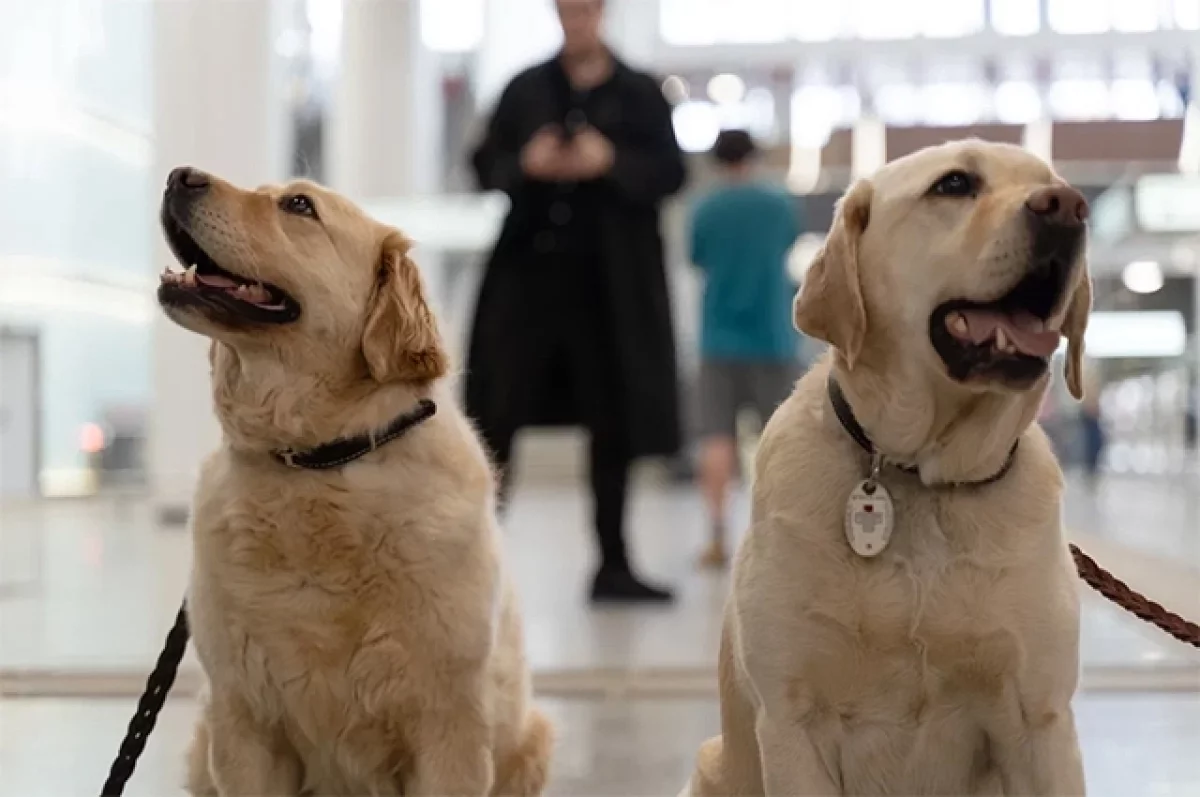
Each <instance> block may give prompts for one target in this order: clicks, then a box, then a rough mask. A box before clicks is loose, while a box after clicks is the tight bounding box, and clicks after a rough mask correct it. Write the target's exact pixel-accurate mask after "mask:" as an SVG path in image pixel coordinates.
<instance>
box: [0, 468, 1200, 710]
mask: <svg viewBox="0 0 1200 797" xmlns="http://www.w3.org/2000/svg"><path fill="white" fill-rule="evenodd" d="M1138 496H1142V497H1141V498H1139V497H1138ZM1139 501H1140V502H1142V503H1143V504H1144V506H1143V507H1142V509H1141V510H1140V515H1141V516H1144V517H1145V518H1147V519H1148V520H1147V521H1146V522H1145V523H1144V524H1143V526H1144V533H1143V534H1141V535H1140V536H1138V535H1130V539H1129V540H1128V542H1129V545H1125V542H1126V540H1125V539H1124V538H1120V539H1116V540H1113V539H1107V538H1106V539H1105V540H1104V543H1105V545H1106V546H1107V549H1106V550H1105V559H1106V561H1107V562H1108V563H1109V564H1110V565H1111V566H1112V567H1113V568H1114V569H1115V570H1118V571H1120V570H1121V568H1122V566H1124V564H1125V562H1126V560H1128V561H1132V560H1133V558H1135V557H1136V558H1137V559H1138V561H1139V562H1140V564H1141V568H1140V569H1139V570H1138V571H1136V575H1137V578H1138V581H1137V582H1136V583H1139V584H1140V585H1142V586H1143V587H1144V588H1147V589H1148V590H1149V591H1150V592H1151V595H1152V596H1153V595H1154V592H1153V589H1152V588H1153V587H1154V586H1155V583H1154V582H1157V581H1161V580H1164V578H1165V575H1164V574H1165V573H1166V572H1167V571H1168V570H1169V571H1170V572H1171V574H1172V577H1173V579H1174V581H1175V582H1176V583H1178V582H1179V580H1180V578H1181V576H1180V574H1181V573H1182V574H1183V576H1182V578H1183V579H1184V582H1183V584H1184V588H1185V592H1189V591H1190V592H1192V593H1194V594H1198V595H1200V565H1195V563H1193V562H1192V560H1191V559H1190V557H1191V555H1192V554H1190V553H1189V551H1190V550H1191V547H1190V546H1191V545H1193V544H1194V542H1195V540H1196V539H1197V537H1200V534H1198V533H1197V529H1198V528H1200V510H1198V509H1197V501H1196V498H1195V496H1194V494H1189V493H1188V492H1187V491H1184V490H1180V489H1175V490H1171V489H1167V488H1161V487H1157V486H1155V485H1154V483H1143V484H1136V483H1135V484H1132V485H1126V486H1123V487H1122V488H1121V489H1120V490H1117V491H1114V492H1111V493H1106V497H1105V498H1104V499H1099V498H1097V497H1096V496H1095V495H1094V494H1089V493H1085V492H1083V491H1082V490H1078V491H1075V490H1073V491H1072V493H1071V496H1070V501H1069V504H1068V510H1067V515H1068V519H1069V520H1071V521H1072V522H1073V523H1074V524H1075V527H1077V528H1082V524H1083V523H1084V522H1087V521H1088V519H1089V518H1091V519H1092V521H1093V525H1099V526H1100V533H1101V534H1105V535H1108V537H1116V536H1117V533H1116V531H1115V529H1117V528H1119V527H1120V528H1123V527H1124V524H1125V523H1126V519H1127V520H1128V522H1129V523H1132V522H1134V521H1136V520H1137V519H1138V517H1139V510H1138V508H1137V507H1138V502H1139ZM743 503H744V501H743ZM585 509H586V507H585V502H584V500H583V497H582V495H581V493H580V491H578V490H574V489H568V488H530V489H525V490H521V491H519V492H518V493H517V495H516V498H515V500H514V503H513V506H512V508H511V512H510V514H509V516H508V518H507V519H506V529H507V530H506V538H507V545H508V552H509V559H510V563H511V566H512V567H513V569H514V570H515V576H516V583H517V584H518V585H519V588H520V591H521V594H522V600H523V607H524V611H525V616H526V627H527V639H528V646H529V652H530V658H531V661H532V664H533V666H534V667H535V669H539V670H551V671H552V670H572V669H587V668H623V667H633V668H646V667H657V668H672V667H703V668H711V667H712V666H713V663H714V662H715V658H716V648H717V642H718V640H719V636H720V614H721V606H722V604H723V602H724V600H725V593H726V588H727V581H726V578H725V577H724V576H722V575H712V574H705V573H698V572H696V571H695V569H694V568H693V561H694V556H695V554H696V552H697V551H698V550H699V548H700V546H701V543H702V541H703V538H704V529H705V522H704V518H703V513H702V510H701V506H700V502H699V500H698V498H697V496H696V495H695V493H694V492H693V491H692V490H690V489H665V488H659V489H644V490H640V491H639V492H638V494H637V498H636V501H635V506H634V507H633V511H632V513H631V515H632V518H633V520H632V527H633V540H634V548H635V550H636V552H637V558H638V560H639V561H640V562H641V563H642V565H643V567H644V569H645V570H646V571H647V572H648V573H649V574H652V575H653V576H655V577H658V578H663V579H665V580H668V581H670V582H673V583H674V584H676V585H677V586H678V587H679V590H680V598H681V600H680V602H679V604H678V605H677V606H675V607H671V608H662V609H642V610H637V611H631V610H620V609H615V610H603V611H597V610H593V609H591V608H590V607H589V606H588V605H587V604H586V602H585V601H584V586H585V584H586V582H587V580H588V577H589V574H590V567H591V540H590V535H589V533H588V530H587V525H586V511H585ZM739 511H740V512H741V514H742V515H743V516H744V515H745V507H744V506H741V507H739ZM0 512H2V514H0V523H2V525H0V673H3V672H4V671H9V672H11V671H13V670H26V671H27V670H40V671H65V672H76V671H82V672H113V671H125V672H129V673H131V674H133V675H139V674H141V673H143V672H145V671H146V669H147V668H148V667H149V666H150V664H152V663H153V661H154V658H155V656H156V655H157V653H158V650H159V646H160V644H161V642H162V639H163V636H164V634H165V633H166V630H167V628H169V626H170V623H171V621H172V619H173V617H174V615H175V612H176V610H177V609H178V606H179V602H180V599H181V597H182V595H183V593H184V590H185V587H186V579H187V569H188V558H189V555H190V546H189V540H188V536H187V534H186V532H185V531H184V530H182V529H179V528H175V529H160V528H156V527H155V526H154V524H153V523H152V522H151V513H150V511H149V509H148V507H147V506H146V505H145V504H143V503H141V502H139V501H112V500H105V501H83V502H57V503H42V504H34V505H25V506H7V507H0ZM1112 518H1115V519H1112ZM1151 521H1152V522H1151ZM1101 523H1103V524H1108V525H1101ZM1135 545H1136V547H1134V546H1135ZM1194 565H1195V569H1194V570H1193V566H1194ZM1132 572H1134V571H1131V573H1132ZM1193 573H1194V576H1193V575H1192V574H1193ZM1193 578H1194V579H1195V580H1194V582H1193V581H1192V579H1193ZM1193 583H1194V586H1195V589H1188V588H1189V587H1190V586H1192V585H1193ZM1085 606H1086V612H1085V619H1084V634H1083V658H1084V665H1085V668H1088V667H1093V668H1094V667H1139V668H1140V667H1152V666H1169V665H1180V664H1184V665H1193V664H1200V657H1197V656H1196V655H1195V654H1194V653H1193V652H1192V651H1191V650H1189V649H1187V648H1185V647H1183V646H1182V645H1179V644H1176V643H1174V642H1172V641H1170V640H1168V639H1166V638H1165V637H1162V636H1161V635H1159V634H1158V633H1157V632H1155V631H1154V630H1153V629H1150V628H1148V627H1146V626H1143V625H1142V624H1141V623H1139V622H1137V621H1135V620H1132V619H1130V618H1127V617H1125V616H1123V615H1121V614H1120V613H1119V612H1118V611H1117V610H1116V609H1113V608H1112V607H1110V606H1108V605H1106V604H1103V603H1102V602H1101V601H1099V599H1096V598H1094V597H1092V596H1091V595H1090V593H1089V594H1087V597H1086V603H1085ZM1197 688H1198V689H1200V680H1198V681H1197Z"/></svg>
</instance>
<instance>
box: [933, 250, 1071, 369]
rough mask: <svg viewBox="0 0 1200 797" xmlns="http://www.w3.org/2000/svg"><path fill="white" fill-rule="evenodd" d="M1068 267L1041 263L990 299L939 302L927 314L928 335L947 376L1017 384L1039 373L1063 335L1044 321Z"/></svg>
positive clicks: (1056, 301) (1055, 303)
mask: <svg viewBox="0 0 1200 797" xmlns="http://www.w3.org/2000/svg"><path fill="white" fill-rule="evenodd" d="M1068 273H1069V269H1068V268H1065V267H1064V268H1053V267H1051V268H1040V269H1036V270H1034V271H1032V272H1030V273H1029V274H1028V275H1026V276H1025V277H1024V278H1023V279H1022V280H1021V281H1020V282H1019V283H1017V285H1016V286H1015V287H1014V288H1013V289H1012V290H1010V291H1009V292H1008V293H1007V294H1005V295H1004V296H1002V297H1000V298H999V299H996V300H994V301H991V302H974V301H970V300H967V299H956V300H953V301H949V302H945V303H944V304H942V305H939V306H938V307H937V309H935V310H934V311H933V315H932V316H930V319H929V337H930V340H931V341H932V343H933V347H934V350H936V351H937V353H938V356H940V357H941V358H942V361H943V362H944V363H945V364H946V368H947V370H948V371H949V373H950V376H951V377H952V378H954V379H957V380H959V381H968V380H970V379H972V378H978V377H995V378H999V379H1001V380H1004V381H1007V382H1013V383H1018V384H1030V383H1032V382H1033V381H1035V380H1036V379H1038V378H1039V377H1041V375H1042V374H1044V373H1045V371H1046V368H1047V366H1048V364H1049V360H1050V358H1051V357H1052V356H1053V355H1054V352H1055V351H1057V350H1058V346H1059V341H1060V340H1061V338H1062V333H1061V332H1060V331H1059V330H1057V329H1053V328H1051V327H1050V326H1049V325H1048V323H1047V321H1048V319H1049V318H1050V316H1051V315H1052V314H1053V313H1054V310H1055V309H1056V308H1057V307H1058V306H1059V302H1060V300H1061V298H1062V295H1063V292H1064V290H1065V286H1066V281H1067V280H1066V275H1067V274H1068Z"/></svg>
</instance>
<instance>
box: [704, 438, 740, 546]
mask: <svg viewBox="0 0 1200 797" xmlns="http://www.w3.org/2000/svg"><path fill="white" fill-rule="evenodd" d="M736 468H737V441H736V439H735V438H733V437H730V436H727V435H721V436H719V437H709V438H706V439H705V440H704V442H703V443H702V444H701V447H700V491H701V492H702V493H703V494H704V503H705V506H706V507H707V508H708V517H709V523H710V528H711V529H712V536H711V538H710V539H709V541H708V547H706V548H705V549H704V553H703V554H702V555H701V556H700V566H701V567H724V566H725V564H726V563H727V562H728V561H729V553H728V551H727V550H726V542H725V518H726V505H727V500H728V497H729V485H730V483H731V482H732V481H733V477H734V473H735V471H736Z"/></svg>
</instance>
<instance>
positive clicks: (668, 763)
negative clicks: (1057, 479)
mask: <svg viewBox="0 0 1200 797" xmlns="http://www.w3.org/2000/svg"><path fill="white" fill-rule="evenodd" d="M540 703H541V704H542V705H543V707H544V708H545V709H546V710H547V712H548V713H549V714H550V715H551V717H552V718H553V720H554V722H555V723H556V725H557V727H558V734H559V742H558V749H557V752H556V755H555V759H554V764H553V772H552V780H551V785H550V788H549V790H548V794H550V795H579V796H580V797H584V796H586V797H650V795H656V796H659V795H661V796H662V797H669V796H670V795H674V794H676V793H678V790H679V788H680V787H681V786H682V784H683V783H684V781H685V780H686V778H687V776H688V774H689V773H690V771H691V766H692V762H693V760H694V756H695V754H696V748H697V747H698V745H699V744H700V742H701V741H703V740H704V739H706V738H708V736H710V735H712V734H713V733H714V732H715V731H716V729H717V706H716V703H715V702H713V701H710V700H636V701H608V702H604V701H583V700H542V701H540ZM131 710H132V702H131V701H118V700H88V701H75V700H71V701H63V700H43V699H35V700H9V701H5V702H3V703H0V772H2V773H3V777H0V797H75V795H89V794H95V793H97V792H98V791H99V788H100V784H101V783H102V782H103V779H104V776H105V775H106V774H107V771H108V766H109V763H110V760H111V756H112V754H113V753H114V751H115V750H116V746H117V743H118V741H119V740H120V737H121V734H122V733H123V731H124V728H125V723H126V722H127V721H128V718H129V713H130V711H131ZM1076 712H1077V716H1078V722H1079V729H1080V736H1081V744H1082V745H1083V750H1084V762H1085V765H1086V768H1087V774H1088V786H1089V791H1088V793H1089V794H1090V795H1091V797H1152V796H1153V797H1185V796H1186V797H1194V795H1196V794H1200V757H1197V756H1196V755H1195V752H1196V750H1198V749H1200V696H1186V697H1181V696H1169V695H1140V696H1087V695H1085V696H1081V697H1080V698H1079V699H1078V700H1077V702H1076ZM193 714H194V707H193V704H192V703H191V702H190V701H171V702H170V703H168V704H167V708H166V710H165V712H164V714H163V717H162V719H161V721H160V723H159V727H158V729H157V730H156V731H155V733H154V735H153V736H152V737H151V740H150V744H149V745H148V747H147V750H146V753H145V756H144V758H143V760H142V762H141V764H140V765H139V769H138V771H137V773H136V774H135V777H134V779H133V781H132V782H131V783H130V786H129V788H128V790H127V791H126V794H127V795H129V797H170V795H178V794H182V791H181V789H180V787H179V784H180V782H181V780H182V776H183V773H182V766H183V754H182V751H183V750H184V749H185V747H186V745H187V743H188V740H189V739H190V733H191V722H192V717H193Z"/></svg>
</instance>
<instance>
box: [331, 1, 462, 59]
mask: <svg viewBox="0 0 1200 797" xmlns="http://www.w3.org/2000/svg"><path fill="white" fill-rule="evenodd" d="M322 5H328V4H322ZM420 16H421V42H422V43H423V44H424V45H425V46H426V47H428V48H429V49H430V50H432V51H433V52H435V53H466V52H471V51H472V50H474V49H475V48H476V47H478V46H479V43H480V42H482V41H483V26H484V16H485V9H484V0H421V14H420Z"/></svg>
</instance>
